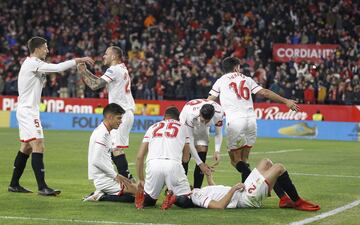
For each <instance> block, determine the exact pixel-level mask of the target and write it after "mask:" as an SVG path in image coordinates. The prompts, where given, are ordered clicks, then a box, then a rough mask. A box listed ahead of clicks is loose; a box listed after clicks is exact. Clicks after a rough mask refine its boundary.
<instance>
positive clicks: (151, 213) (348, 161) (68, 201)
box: [0, 129, 360, 225]
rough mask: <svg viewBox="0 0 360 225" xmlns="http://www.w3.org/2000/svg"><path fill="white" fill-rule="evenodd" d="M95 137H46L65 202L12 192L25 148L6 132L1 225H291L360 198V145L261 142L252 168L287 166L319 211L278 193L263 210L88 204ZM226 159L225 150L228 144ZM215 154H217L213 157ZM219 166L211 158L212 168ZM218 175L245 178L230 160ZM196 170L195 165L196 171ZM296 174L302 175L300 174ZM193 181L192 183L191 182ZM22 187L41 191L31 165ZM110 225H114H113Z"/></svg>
mask: <svg viewBox="0 0 360 225" xmlns="http://www.w3.org/2000/svg"><path fill="white" fill-rule="evenodd" d="M89 136H90V132H74V131H71V132H70V131H45V137H46V139H45V145H46V154H45V166H46V180H47V183H48V184H49V186H51V187H54V188H58V189H61V190H62V194H61V195H60V196H58V197H42V196H38V195H37V194H14V193H8V192H7V191H6V189H7V186H8V184H9V181H10V177H11V172H12V164H13V160H14V157H15V155H16V152H17V151H18V149H19V142H18V131H17V130H16V129H0V143H1V148H0V171H1V172H0V187H1V188H0V190H1V191H0V224H89V223H85V222H75V221H74V222H69V221H59V220H53V221H41V220H19V219H6V218H4V216H12V217H31V218H51V219H64V220H69V219H74V220H96V221H117V222H122V223H123V224H125V223H129V224H131V223H171V224H184V225H185V224H205V225H211V224H215V225H221V224H287V223H290V222H294V221H298V220H302V219H305V218H308V217H312V216H315V215H318V214H320V213H322V212H326V211H330V210H332V209H335V208H337V207H341V206H343V205H346V204H348V203H350V202H353V201H355V200H358V199H360V170H359V168H360V167H359V162H358V161H359V159H360V148H359V147H360V144H359V143H354V142H336V141H314V140H290V139H258V140H257V143H256V145H255V147H254V149H253V150H252V152H253V153H254V154H252V155H251V159H250V163H251V166H252V167H254V166H255V165H256V162H258V161H259V160H260V159H262V158H264V157H268V158H271V159H272V160H273V161H274V162H281V163H283V164H284V165H285V166H286V168H287V169H288V170H289V173H290V175H292V178H293V181H294V183H295V184H296V186H297V189H298V191H299V193H300V195H301V196H303V197H304V198H305V199H309V200H311V201H313V202H316V203H318V204H320V205H321V207H322V209H321V210H320V211H319V212H301V211H296V210H292V209H279V208H278V207H277V202H278V200H277V198H276V196H275V194H273V196H272V197H270V198H268V199H267V200H265V202H264V205H263V207H262V208H261V209H258V210H255V209H236V210H206V209H187V210H184V209H180V208H177V207H173V208H172V209H170V210H168V211H165V212H163V211H161V210H160V209H159V205H160V204H161V202H162V200H163V196H161V199H160V200H159V201H158V204H157V208H149V209H145V210H140V211H138V210H136V209H135V208H134V205H133V204H125V203H124V204H122V203H105V202H98V203H90V202H86V203H84V202H81V198H82V197H83V196H84V195H86V194H88V193H90V192H91V191H93V186H92V184H91V183H90V182H89V181H88V180H87V144H88V139H89ZM142 136H143V135H142V134H132V135H131V140H130V141H131V148H130V149H129V150H127V158H128V161H129V162H130V163H131V165H130V169H131V171H132V172H133V173H134V172H135V169H134V164H133V163H134V160H135V155H136V151H137V148H138V146H139V143H140V142H141V138H142ZM223 146H224V147H223V149H222V153H224V154H225V153H226V151H225V143H224V144H223ZM284 149H300V150H299V151H292V152H284V153H278V154H272V153H264V152H267V151H279V150H284ZM212 152H213V148H212V147H211V150H210V154H212ZM210 161H211V159H209V162H210ZM217 170H218V171H217V172H215V181H216V182H217V183H218V184H224V185H233V184H235V183H236V182H238V180H239V174H238V172H236V170H235V169H233V168H232V167H231V166H230V164H229V159H228V157H227V156H222V161H221V163H220V165H219V166H218V167H217ZM189 171H190V174H191V173H192V171H193V164H192V166H191V167H190V170H189ZM292 173H296V174H292ZM303 174H322V175H344V176H346V175H347V176H357V177H353V178H351V177H348V178H346V177H329V176H309V175H303ZM189 179H190V182H192V176H191V175H189ZM21 184H22V185H23V186H25V187H27V188H30V189H32V190H34V191H35V190H36V181H35V178H34V175H33V172H32V169H31V163H30V161H29V162H28V165H27V167H26V169H25V172H24V174H23V177H22V179H21ZM359 215H360V207H359V206H358V207H355V208H352V209H351V210H348V211H345V212H343V213H340V214H337V215H334V216H331V217H328V218H326V219H323V220H320V221H318V222H316V224H359V220H360V216H359ZM103 224H106V223H105V222H104V223H103Z"/></svg>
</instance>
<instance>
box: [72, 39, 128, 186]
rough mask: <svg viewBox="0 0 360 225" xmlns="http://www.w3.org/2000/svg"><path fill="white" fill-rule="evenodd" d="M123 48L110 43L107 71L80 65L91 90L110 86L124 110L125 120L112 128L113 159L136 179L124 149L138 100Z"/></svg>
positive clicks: (111, 99) (113, 100) (112, 96)
mask: <svg viewBox="0 0 360 225" xmlns="http://www.w3.org/2000/svg"><path fill="white" fill-rule="evenodd" d="M122 57H123V52H122V50H121V49H120V48H119V47H117V46H111V47H109V48H107V49H106V52H105V55H104V57H103V58H104V65H106V66H109V68H108V69H107V70H106V72H105V73H104V75H102V76H101V77H100V78H98V77H96V76H95V75H94V74H92V73H91V72H90V71H89V70H87V69H86V65H85V64H82V65H79V66H78V70H79V72H80V74H81V75H82V77H83V80H84V82H85V83H86V84H87V86H89V87H90V88H91V89H92V90H97V89H99V88H103V87H105V85H106V84H108V88H109V104H110V103H116V104H118V105H120V106H121V107H122V108H123V109H124V110H125V114H124V115H123V123H122V124H121V125H120V126H119V128H118V129H115V130H113V131H111V136H112V138H113V144H114V146H113V150H112V159H113V161H114V163H115V165H116V167H117V169H118V171H119V173H120V174H121V175H123V176H124V177H128V178H130V179H133V177H132V175H131V173H130V172H129V167H128V162H127V159H126V156H125V152H124V150H125V149H127V148H129V135H130V131H131V128H132V126H133V123H134V110H135V102H134V98H133V96H132V94H131V91H130V87H131V80H130V76H129V72H128V70H127V68H126V66H125V64H124V63H122Z"/></svg>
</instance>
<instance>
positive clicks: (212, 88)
mask: <svg viewBox="0 0 360 225" xmlns="http://www.w3.org/2000/svg"><path fill="white" fill-rule="evenodd" d="M211 90H212V91H215V92H216V93H220V91H216V90H214V89H213V88H211Z"/></svg>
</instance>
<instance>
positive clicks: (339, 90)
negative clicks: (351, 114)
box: [0, 0, 360, 105]
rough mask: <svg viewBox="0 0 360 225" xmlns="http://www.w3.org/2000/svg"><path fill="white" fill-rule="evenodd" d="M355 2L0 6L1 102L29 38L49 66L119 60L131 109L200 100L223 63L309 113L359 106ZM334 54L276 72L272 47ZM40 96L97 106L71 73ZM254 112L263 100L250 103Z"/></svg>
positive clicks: (116, 0)
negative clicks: (44, 47) (113, 54)
mask: <svg viewBox="0 0 360 225" xmlns="http://www.w3.org/2000/svg"><path fill="white" fill-rule="evenodd" d="M357 2H358V1H351V0H343V1H336V0H329V1H324V0H323V1H311V0H303V1H295V0H287V1H286V0H279V1H266V0H258V1H252V0H228V1H221V0H212V1H200V0H198V1H190V0H183V1H181V0H176V1H167V0H147V1H144V0H109V1H108V0H100V1H99V0H88V1H82V2H81V3H79V1H75V0H67V1H55V0H49V1H40V0H32V1H22V0H12V1H1V2H0V12H1V13H0V94H3V95H16V94H17V74H18V71H19V68H20V64H21V62H22V60H23V59H24V57H26V55H27V49H26V41H27V40H28V39H29V38H30V37H31V36H34V35H38V36H43V37H45V38H46V39H47V40H48V44H49V49H50V51H51V52H50V54H49V60H50V61H52V62H58V61H60V60H63V59H66V58H70V57H71V56H73V55H81V56H82V55H87V56H92V57H93V58H96V59H97V64H96V66H95V68H93V71H94V72H95V73H96V74H98V75H100V74H101V73H102V71H103V68H102V64H101V61H102V55H103V53H104V51H105V48H106V46H108V45H110V44H113V45H118V46H119V47H121V48H122V49H124V50H125V51H126V52H127V58H126V64H127V66H128V68H129V72H130V74H131V76H132V92H133V94H134V97H135V98H137V99H160V100H161V99H186V100H189V99H193V98H203V97H206V96H207V94H208V91H209V89H210V87H211V86H212V84H213V83H214V82H215V80H216V79H217V78H218V77H219V76H220V75H221V68H220V62H221V59H222V58H223V57H226V56H230V55H233V56H236V57H238V58H240V59H241V60H242V69H243V73H245V74H247V75H252V76H254V78H255V79H257V81H258V82H259V83H260V84H261V85H263V86H264V87H267V88H269V89H271V90H272V91H274V92H277V93H280V94H282V95H284V96H285V97H286V98H293V99H297V100H298V101H299V102H300V103H308V104H315V103H318V104H322V103H325V104H348V105H351V104H360V80H359V76H360V43H359V40H360V7H359V3H357ZM273 43H288V44H338V45H339V46H340V47H339V48H338V49H337V51H336V54H335V57H333V58H331V59H324V60H323V61H322V62H321V63H319V64H313V63H310V62H307V61H303V62H299V63H295V62H292V61H291V62H288V63H275V62H274V61H273V59H272V44H273ZM43 95H44V96H54V97H80V98H84V97H99V98H105V97H106V96H107V92H106V90H102V91H99V92H92V91H91V90H90V89H88V88H86V87H85V85H84V84H83V83H82V80H81V79H80V78H79V76H78V75H77V74H76V71H74V70H73V71H70V72H66V73H63V74H61V76H56V75H55V74H54V75H50V76H48V80H47V83H46V86H45V88H44V91H43ZM256 101H258V102H261V101H264V100H263V99H256Z"/></svg>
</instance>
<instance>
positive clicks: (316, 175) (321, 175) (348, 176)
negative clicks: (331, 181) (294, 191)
mask: <svg viewBox="0 0 360 225" xmlns="http://www.w3.org/2000/svg"><path fill="white" fill-rule="evenodd" d="M216 172H219V173H231V172H236V170H235V169H234V170H217V169H216V168H215V173H216ZM290 175H295V176H312V177H336V178H355V179H360V176H353V175H336V174H318V173H296V172H294V173H292V172H290Z"/></svg>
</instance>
